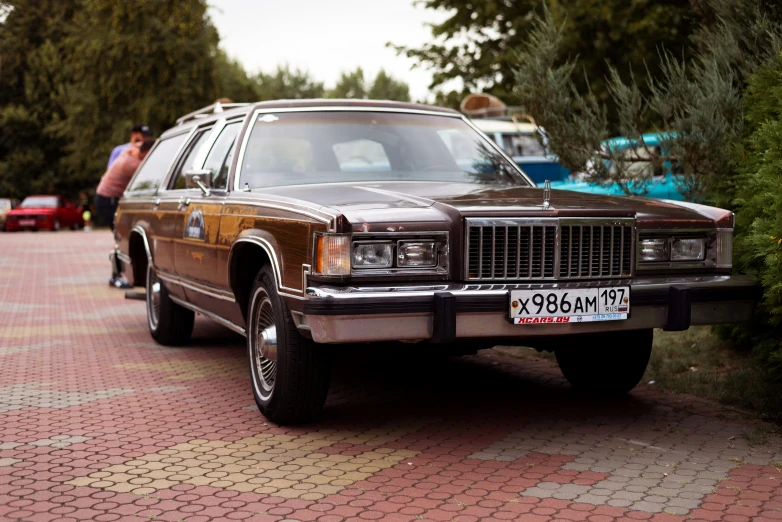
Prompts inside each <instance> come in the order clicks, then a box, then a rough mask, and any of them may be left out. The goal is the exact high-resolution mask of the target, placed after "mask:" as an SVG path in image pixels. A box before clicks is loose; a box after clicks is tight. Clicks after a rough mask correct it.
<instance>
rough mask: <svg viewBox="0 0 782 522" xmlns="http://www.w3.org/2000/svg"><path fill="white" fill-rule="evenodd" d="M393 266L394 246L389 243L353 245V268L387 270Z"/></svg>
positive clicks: (357, 242) (355, 243) (358, 242)
mask: <svg viewBox="0 0 782 522" xmlns="http://www.w3.org/2000/svg"><path fill="white" fill-rule="evenodd" d="M393 264H394V244H393V243H391V242H385V243H372V242H365V241H355V242H354V243H353V268H389V267H390V266H391V265H393Z"/></svg>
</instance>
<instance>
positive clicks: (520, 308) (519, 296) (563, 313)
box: [510, 286, 630, 324]
mask: <svg viewBox="0 0 782 522" xmlns="http://www.w3.org/2000/svg"><path fill="white" fill-rule="evenodd" d="M629 313H630V287H627V286H612V287H605V288H579V289H568V288H558V289H552V290H512V291H511V293H510V318H511V320H512V321H513V323H514V324H539V323H591V322H594V321H622V320H624V319H627V317H628V314H629Z"/></svg>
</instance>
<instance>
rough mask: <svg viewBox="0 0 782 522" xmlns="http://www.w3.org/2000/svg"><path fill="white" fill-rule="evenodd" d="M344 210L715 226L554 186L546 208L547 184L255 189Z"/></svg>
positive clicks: (650, 202)
mask: <svg viewBox="0 0 782 522" xmlns="http://www.w3.org/2000/svg"><path fill="white" fill-rule="evenodd" d="M259 193H262V194H268V195H274V196H277V197H281V198H283V199H285V200H288V201H291V200H297V203H299V204H306V205H309V206H313V207H317V208H318V209H319V210H321V211H324V212H327V213H330V214H334V215H337V214H341V215H343V216H344V217H346V218H347V219H348V221H350V222H351V223H353V224H357V223H379V222H382V223H391V222H402V221H405V222H415V221H443V220H449V219H448V217H446V216H450V218H451V219H453V218H455V217H458V216H459V215H461V216H465V217H469V216H547V217H558V216H559V217H635V218H636V221H637V223H638V224H639V226H641V225H642V224H644V223H648V224H650V225H651V224H652V223H654V224H655V225H659V226H675V227H677V228H680V227H684V228H695V227H704V226H708V227H713V226H714V221H713V220H712V219H711V218H709V217H708V216H706V215H704V214H702V213H700V212H698V211H697V210H695V209H693V208H687V207H684V206H681V205H678V204H676V203H675V202H671V201H667V200H659V199H650V198H635V197H615V196H603V195H599V194H588V193H583V192H573V191H569V190H552V191H551V198H550V206H549V208H544V205H543V193H544V190H543V189H542V188H537V187H519V186H511V187H493V186H485V185H478V184H471V183H445V182H420V181H416V182H413V181H408V182H405V181H399V182H381V183H352V184H343V183H333V184H318V185H296V186H287V187H273V188H268V189H263V190H262V191H257V192H256V191H254V192H253V194H259Z"/></svg>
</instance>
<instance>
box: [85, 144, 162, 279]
mask: <svg viewBox="0 0 782 522" xmlns="http://www.w3.org/2000/svg"><path fill="white" fill-rule="evenodd" d="M154 144H155V140H154V139H153V138H150V137H147V138H144V139H142V140H141V142H136V143H129V144H128V145H127V146H126V147H125V149H124V150H123V151H122V152H120V154H119V156H118V157H117V159H116V161H114V162H113V163H111V164H110V165H109V168H108V169H107V170H106V173H105V174H103V176H102V177H101V178H100V183H99V184H98V188H97V190H96V191H95V210H97V212H98V215H99V216H100V217H101V218H102V219H103V221H104V222H105V223H107V224H108V225H109V226H110V227H111V230H114V214H115V213H116V211H117V203H119V198H121V197H122V194H123V193H124V192H125V189H126V188H127V186H128V183H130V179H131V178H132V177H133V174H135V172H136V169H137V168H138V166H139V165H140V164H141V162H142V161H144V158H145V157H146V156H147V154H148V153H149V150H150V149H151V148H152V146H153V145H154ZM109 285H111V286H115V287H117V288H130V285H129V284H128V283H127V281H125V280H124V279H123V278H122V276H120V275H119V273H118V271H117V270H116V269H115V271H114V273H113V274H112V275H111V279H109Z"/></svg>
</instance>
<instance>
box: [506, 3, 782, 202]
mask: <svg viewBox="0 0 782 522" xmlns="http://www.w3.org/2000/svg"><path fill="white" fill-rule="evenodd" d="M706 7H707V8H708V9H709V12H711V13H713V14H714V18H715V20H717V21H716V22H713V23H711V24H710V25H704V26H702V27H701V28H699V30H698V31H697V32H696V33H695V34H694V43H695V44H697V45H698V50H697V52H696V53H693V57H692V59H691V60H682V59H680V58H678V57H676V56H674V55H672V54H671V53H669V52H661V62H660V75H659V76H655V75H652V74H651V73H650V74H649V75H648V76H646V77H641V78H645V81H642V82H638V81H636V78H635V77H634V76H632V77H630V79H629V80H625V79H624V78H622V76H621V74H620V73H619V72H618V71H617V70H616V69H614V68H610V69H609V76H608V79H607V90H608V94H609V97H610V98H609V101H608V103H606V102H605V101H604V100H601V99H600V98H599V97H598V96H597V95H595V94H594V93H592V92H589V91H587V93H586V94H581V93H580V92H579V90H578V88H577V85H576V80H575V78H577V77H579V76H581V75H580V74H579V72H578V64H577V63H576V61H575V60H572V59H571V60H565V61H560V60H559V56H560V55H561V48H562V46H563V42H564V40H565V29H564V27H563V26H561V25H560V26H558V25H557V24H556V21H555V19H554V17H553V14H551V13H550V12H548V11H546V12H545V13H544V15H543V17H534V18H533V20H532V32H531V34H530V39H529V41H528V43H527V45H526V46H525V47H523V48H522V50H521V51H520V52H519V53H518V55H517V59H518V64H519V66H518V69H517V71H516V82H517V91H516V92H517V94H518V96H519V99H520V101H521V102H522V104H523V105H524V106H525V107H526V108H527V110H528V111H529V112H530V113H531V114H532V115H533V116H534V117H535V119H536V121H537V122H538V123H539V124H541V125H542V126H543V127H544V128H545V129H546V131H547V133H548V135H549V139H550V146H551V149H552V150H553V151H554V152H555V153H556V154H558V155H559V156H560V160H561V161H562V163H563V164H564V165H566V166H567V167H568V168H570V169H571V170H573V171H576V172H582V171H583V172H586V174H587V177H588V178H589V179H590V180H591V181H593V182H602V183H617V184H619V186H620V187H622V188H623V189H624V190H625V191H626V192H628V193H636V194H638V193H640V194H643V193H644V192H645V191H646V190H648V188H649V186H650V184H651V183H654V181H653V180H652V177H651V173H652V172H653V171H654V169H639V170H636V171H632V169H631V167H632V165H633V163H636V164H637V163H638V162H648V163H650V164H651V165H653V166H655V167H660V166H661V164H662V163H663V162H665V161H671V162H674V163H675V164H676V165H677V166H678V168H679V169H680V170H681V172H682V175H681V176H677V178H676V180H677V181H676V182H677V184H678V185H679V187H678V188H679V190H680V191H681V192H682V193H683V194H684V195H685V197H686V198H687V199H690V200H694V201H701V200H707V201H709V202H712V203H716V204H718V205H723V206H730V205H731V201H732V199H733V197H734V194H735V186H736V176H735V169H734V168H733V164H732V160H733V155H732V152H733V148H734V145H735V144H736V143H737V141H739V140H740V139H741V137H742V136H743V132H744V131H743V120H742V110H743V109H742V107H743V106H742V94H741V90H742V85H743V84H744V82H745V81H746V78H747V74H749V73H751V72H752V71H753V70H755V69H757V67H758V66H759V65H760V64H762V63H764V62H766V61H768V60H769V58H770V57H772V56H773V55H774V53H775V49H776V50H778V49H779V35H782V24H780V23H779V22H774V21H773V20H772V19H771V18H770V17H769V16H767V13H765V12H764V11H763V10H762V8H761V6H760V4H759V2H758V1H756V0H712V1H711V3H709V4H708V5H707V6H706ZM693 47H695V45H693ZM587 78H588V79H591V76H589V75H587ZM646 93H648V94H646ZM610 112H613V113H615V114H616V124H615V125H612V124H611V123H610V121H609V118H608V116H607V115H608V114H609V113H610ZM649 121H656V122H659V126H658V127H657V128H656V130H658V131H661V132H665V133H666V134H665V136H666V137H665V139H664V140H663V144H662V147H661V148H660V149H659V150H650V149H649V148H647V147H645V145H644V143H643V141H642V139H641V135H642V134H643V133H644V132H646V131H648V130H650V129H649V123H648V122H649ZM616 133H618V134H620V135H622V136H625V137H627V138H628V139H629V140H630V141H631V143H634V146H633V147H631V149H634V150H635V151H636V152H634V153H631V155H630V157H627V156H626V154H627V153H626V152H620V151H617V150H611V149H610V148H605V147H602V146H601V144H602V142H603V140H605V139H606V138H609V137H610V136H611V135H614V134H616ZM604 160H608V161H604ZM623 160H624V161H623ZM627 160H630V161H627ZM609 167H610V168H609Z"/></svg>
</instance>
